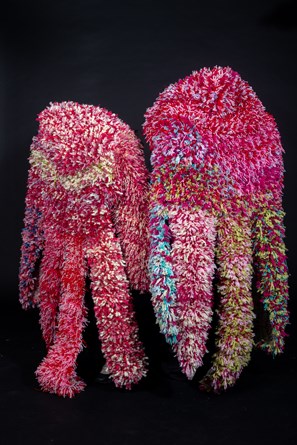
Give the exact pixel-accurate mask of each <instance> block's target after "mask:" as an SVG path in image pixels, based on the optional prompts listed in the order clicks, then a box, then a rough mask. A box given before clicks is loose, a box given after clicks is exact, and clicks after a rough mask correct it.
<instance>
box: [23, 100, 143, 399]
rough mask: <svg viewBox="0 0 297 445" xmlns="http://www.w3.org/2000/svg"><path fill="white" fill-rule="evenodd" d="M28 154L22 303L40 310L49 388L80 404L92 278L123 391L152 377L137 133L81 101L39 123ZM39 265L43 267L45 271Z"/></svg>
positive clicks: (102, 331) (111, 365)
mask: <svg viewBox="0 0 297 445" xmlns="http://www.w3.org/2000/svg"><path fill="white" fill-rule="evenodd" d="M38 120H39V131H38V135H37V136H36V137H34V138H33V143H32V146H31V154H30V159H29V161H30V164H31V168H30V171H29V180H28V191H27V196H26V212H25V220H24V223H25V227H24V229H23V232H22V237H23V244H22V256H21V266H20V275H19V278H20V284H19V289H20V301H21V304H22V306H23V308H25V309H26V308H28V307H30V306H36V305H37V306H38V307H39V308H40V324H41V329H42V333H43V337H44V340H45V343H46V346H47V349H48V353H47V356H46V357H45V358H44V360H43V361H42V363H41V364H40V366H39V367H38V369H37V371H36V375H37V378H38V381H39V383H40V385H41V387H42V388H43V389H44V390H45V391H49V392H53V393H56V394H58V395H61V396H69V397H72V396H73V395H74V394H75V393H77V392H79V391H81V390H82V389H83V388H84V386H85V384H84V382H82V381H81V380H80V379H79V378H78V377H77V375H76V372H75V368H76V359H77V356H78V353H79V352H80V351H81V349H82V332H83V328H84V324H85V322H86V315H87V314H86V309H85V307H84V294H85V280H86V276H87V274H88V275H89V276H90V280H91V290H92V296H93V300H94V310H95V315H96V319H97V324H98V330H99V337H100V340H101V344H102V350H103V354H104V356H105V359H106V363H107V366H108V369H109V372H110V374H111V377H112V379H113V380H114V383H115V385H116V386H125V387H126V388H130V387H131V384H133V383H136V382H138V381H139V380H140V379H141V377H142V376H144V375H145V373H146V358H145V356H144V352H143V349H142V346H141V344H140V342H139V340H138V328H137V325H136V321H135V316H134V312H133V308H132V302H131V295H130V292H129V284H130V285H131V287H133V288H136V289H139V290H140V291H142V292H144V291H146V290H147V289H148V274H147V256H148V233H147V226H148V222H147V172H146V168H145V165H144V159H143V155H142V150H141V146H140V143H139V141H138V139H137V138H136V136H135V135H134V132H133V131H132V130H131V129H130V128H129V127H128V126H127V125H126V124H124V123H123V122H122V121H121V120H120V119H119V118H118V117H117V116H116V115H115V114H112V113H111V112H109V111H107V110H104V109H102V108H99V107H94V106H90V105H79V104H77V103H73V102H63V103H53V104H50V106H49V107H48V108H46V109H45V110H44V111H43V112H42V113H40V115H39V117H38ZM39 263H40V267H38V265H39Z"/></svg>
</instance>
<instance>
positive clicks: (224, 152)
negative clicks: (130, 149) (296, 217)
mask: <svg viewBox="0 0 297 445" xmlns="http://www.w3.org/2000/svg"><path fill="white" fill-rule="evenodd" d="M144 133H145V136H146V138H147V141H148V143H149V145H150V148H151V151H152V166H153V171H152V175H151V189H150V239H151V248H150V259H149V273H150V279H151V292H152V302H153V305H154V308H155V313H156V317H157V320H158V323H159V325H160V329H161V332H162V333H164V334H165V336H166V339H167V341H168V342H169V343H170V344H171V345H172V347H173V350H174V352H175V354H176V356H177V357H178V359H179V362H180V365H181V369H182V371H183V372H184V373H185V374H186V375H187V376H188V378H189V379H191V378H192V377H193V376H194V374H195V372H196V370H197V367H198V366H200V365H201V364H202V357H203V355H204V354H205V352H206V346H205V345H206V340H207V336H208V331H209V328H210V322H211V319H212V305H213V296H212V293H213V278H214V276H215V269H216V266H215V265H217V280H218V286H217V289H218V294H219V297H220V302H219V309H218V314H219V323H218V327H217V341H216V344H217V351H216V353H215V355H214V357H213V366H212V368H211V369H210V371H209V372H208V373H207V375H206V377H205V378H204V379H203V380H202V382H201V388H203V389H207V390H214V391H217V392H219V391H220V390H222V389H226V388H227V387H228V386H232V385H233V384H234V383H235V381H236V379H237V378H238V376H239V375H240V373H241V371H242V369H243V367H244V366H245V365H246V364H247V363H248V362H249V359H250V353H251V350H252V347H253V344H254V334H253V319H254V317H255V316H254V313H253V299H252V293H251V281H252V275H253V269H252V266H254V269H255V274H256V281H257V289H258V298H259V299H260V300H261V301H262V303H263V305H264V311H265V313H266V314H267V318H268V320H269V325H268V326H267V329H266V333H265V335H264V337H265V338H263V340H262V341H260V342H259V346H260V347H261V348H263V349H265V350H267V351H268V352H270V353H272V354H273V355H275V354H278V353H280V352H282V351H283V348H284V339H285V336H286V333H285V327H286V324H287V323H288V309H287V300H288V271H287V264H286V248H285V244H284V225H283V217H284V212H283V209H282V189H283V161H282V152H283V149H282V146H281V142H280V136H279V133H278V130H277V127H276V124H275V121H274V119H273V117H272V116H271V115H270V114H269V113H267V112H266V111H265V109H264V107H263V105H262V103H261V102H260V100H259V99H258V98H257V96H256V94H255V93H254V91H253V90H252V88H251V87H250V86H249V85H248V83H247V82H245V81H243V80H242V79H241V77H240V76H239V74H238V73H236V72H234V71H233V70H232V69H231V68H229V67H227V68H221V67H215V68H213V69H208V68H204V69H202V70H201V71H199V72H193V74H192V75H190V76H188V77H186V78H185V79H182V80H180V81H178V82H177V83H175V84H173V85H170V86H169V87H168V88H167V89H166V90H165V91H163V92H162V93H161V94H160V95H159V97H158V98H157V100H156V101H155V103H154V105H153V106H152V107H151V108H149V109H148V110H147V112H146V115H145V123H144Z"/></svg>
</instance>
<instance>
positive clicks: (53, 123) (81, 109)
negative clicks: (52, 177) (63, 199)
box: [34, 102, 136, 175]
mask: <svg viewBox="0 0 297 445" xmlns="http://www.w3.org/2000/svg"><path fill="white" fill-rule="evenodd" d="M37 120H38V122H39V131H38V135H37V137H36V138H35V141H34V150H36V149H37V150H40V151H42V152H43V153H44V154H45V155H46V157H47V159H48V160H50V161H51V162H52V163H53V164H54V165H55V168H56V169H57V170H58V171H59V173H60V174H61V175H69V174H70V175H71V174H75V173H77V172H78V171H81V170H83V169H85V168H87V167H89V166H90V165H94V164H96V163H97V162H101V161H104V158H105V157H106V156H107V157H108V158H109V157H110V154H111V153H114V152H115V151H116V150H117V148H118V147H123V146H124V145H125V142H126V141H129V140H130V141H131V140H133V139H135V138H136V136H135V134H134V132H133V131H132V130H131V129H130V128H129V126H128V125H127V124H125V123H124V122H123V121H122V120H121V119H120V118H119V117H118V116H117V115H116V114H114V113H112V112H110V111H108V110H106V109H104V108H101V107H98V106H93V105H86V104H79V103H77V102H60V103H58V102H53V103H50V105H49V106H48V107H47V108H45V109H44V110H43V111H42V112H41V113H40V114H39V115H38V117H37Z"/></svg>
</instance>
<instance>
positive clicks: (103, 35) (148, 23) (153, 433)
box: [0, 0, 297, 445]
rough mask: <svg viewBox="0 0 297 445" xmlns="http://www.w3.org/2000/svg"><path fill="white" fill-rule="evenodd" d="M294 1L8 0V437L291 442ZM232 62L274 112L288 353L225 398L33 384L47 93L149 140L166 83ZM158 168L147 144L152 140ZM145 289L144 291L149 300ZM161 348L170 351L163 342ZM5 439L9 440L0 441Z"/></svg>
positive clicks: (149, 325)
mask: <svg viewBox="0 0 297 445" xmlns="http://www.w3.org/2000/svg"><path fill="white" fill-rule="evenodd" d="M294 3H295V2H293V1H280V0H248V1H247V0H242V1H238V0H237V1H236V0H229V1H227V0H226V1H219V0H213V1H210V0H209V1H207V0H206V1H204V2H200V1H198V0H196V1H193V0H192V1H179V2H175V1H173V0H172V1H170V2H169V1H162V0H159V1H148V0H139V1H136V0H135V1H122V2H121V1H110V0H109V1H100V0H99V1H98V0H97V1H96V0H84V1H77V0H72V1H70V0H65V1H63V0H61V1H59V2H57V1H56V2H54V1H42V0H41V1H24V2H21V1H10V2H9V3H8V4H6V5H5V6H4V5H3V4H2V5H1V7H0V38H1V41H0V42H1V43H0V57H1V58H0V61H1V63H0V144H1V151H0V163H1V164H0V190H1V192H0V193H1V204H0V205H1V207H0V209H1V219H0V224H1V231H0V233H1V263H0V271H1V295H0V298H1V382H0V387H1V391H3V402H4V403H3V405H2V407H1V408H0V409H1V410H3V412H2V416H0V420H2V421H3V427H2V430H1V431H0V436H1V437H2V440H4V442H1V443H5V444H6V443H7V444H18V443H20V444H23V443H24V444H26V443H29V442H30V443H31V444H35V443H36V444H37V443H38V444H51V443H55V444H56V443H58V444H60V443H61V444H62V443H80V442H81V441H82V440H85V441H86V440H88V441H93V439H95V438H96V441H97V442H98V443H99V442H101V443H102V444H117V443H127V444H128V443H134V442H135V443H138V442H143V443H154V444H159V443H160V444H161V443H171V444H175V443H176V444H177V443H178V444H182V445H183V444H192V443H193V444H194V443H195V444H196V443H197V444H198V443H201V444H204V443H205V444H206V443H223V444H225V443H229V444H233V443H234V444H250V443H255V444H257V443H259V444H260V443H262V444H266V443H267V444H268V443H272V444H276V443H278V442H279V441H280V440H281V441H284V442H285V443H287V444H289V443H293V442H295V440H294V439H296V435H295V432H294V419H295V418H296V416H295V414H296V409H295V408H293V406H294V404H295V399H296V384H295V377H294V375H295V374H294V370H295V368H296V353H295V339H296V329H295V322H294V320H295V318H296V317H295V316H294V312H295V309H296V302H295V293H296V278H295V277H296V273H295V272H296V261H295V258H296V255H297V251H296V248H297V246H296V239H297V237H296V192H297V190H296V182H295V180H296V171H295V168H296V163H295V161H296V146H297V140H296V112H295V109H296V105H295V104H296V99H297V94H296V92H297V91H296V81H297V70H296V55H297V51H296V49H297V48H296V47H297V45H296V44H297V38H296V37H297V18H296V14H295V12H294ZM214 65H222V66H224V65H229V66H231V67H232V68H233V69H234V70H236V71H238V72H239V73H240V74H241V76H242V77H243V78H244V79H245V80H247V81H248V82H249V83H250V84H251V85H252V87H253V88H254V90H255V91H256V92H257V94H258V96H259V98H260V99H261V100H262V102H263V103H264V105H265V106H266V108H267V110H268V111H269V112H270V113H272V114H273V115H274V117H275V119H276V121H277V124H278V127H279V130H280V133H281V136H282V141H283V146H284V148H285V150H286V154H285V156H284V160H285V168H286V176H285V194H284V207H285V211H286V212H287V217H286V227H287V246H288V249H289V268H290V273H291V277H290V295H291V303H290V309H291V312H292V325H291V327H290V329H289V331H290V339H289V341H288V348H287V352H286V353H285V354H284V356H283V357H281V358H278V359H275V360H272V359H270V358H267V357H266V356H263V355H261V354H258V353H255V354H254V357H253V360H252V363H251V365H250V366H249V368H248V370H247V371H245V373H244V374H243V376H242V378H241V380H240V381H239V383H238V385H237V386H236V387H235V388H234V389H231V390H230V391H229V392H228V393H226V394H224V395H221V396H220V397H216V396H208V395H204V394H201V393H199V392H198V391H197V389H196V388H195V387H191V386H189V385H187V383H185V382H183V381H175V382H169V381H168V380H166V378H164V380H162V381H161V380H160V379H159V380H158V379H156V381H155V385H154V384H152V385H151V387H150V389H148V388H146V389H145V388H144V389H141V388H140V389H138V390H136V389H135V391H134V392H133V391H132V393H126V392H124V391H123V392H121V391H118V390H115V389H114V388H112V387H104V388H102V387H100V388H98V387H93V388H92V387H91V386H90V388H88V389H87V390H86V391H85V393H84V394H82V395H79V396H77V398H76V399H74V400H63V399H59V398H58V397H56V396H52V395H49V394H43V393H40V392H38V391H36V390H34V385H35V386H36V384H35V381H34V376H33V372H34V369H35V368H36V366H37V364H38V363H39V361H40V360H41V358H42V356H43V354H44V349H43V344H42V341H41V338H40V337H41V334H40V332H39V329H38V321H37V314H36V313H29V314H28V313H23V312H21V310H20V308H19V306H18V303H17V298H18V292H17V285H18V282H17V274H18V263H19V250H20V243H21V239H20V232H21V228H22V219H23V213H24V198H25V191H26V180H27V172H28V161H27V158H28V156H29V146H30V143H31V139H32V136H33V135H34V134H35V133H36V131H37V123H36V121H35V118H36V115H37V114H38V113H39V112H40V111H41V110H42V109H43V108H44V107H46V106H47V105H48V104H49V102H50V101H62V100H73V101H78V102H81V103H89V104H94V105H101V106H103V107H105V108H107V109H110V110H111V111H113V112H115V113H117V114H118V115H119V116H120V117H121V118H122V119H123V120H124V121H126V122H127V123H128V124H129V125H130V126H131V127H132V128H133V129H135V130H136V131H137V132H138V135H139V136H140V137H141V138H142V134H141V125H142V123H143V115H144V112H145V110H146V108H147V107H149V106H151V105H152V103H153V101H154V100H155V98H156V97H157V95H158V93H159V92H160V91H162V90H163V89H164V88H165V87H166V86H168V85H169V84H170V83H172V82H175V81H177V80H178V79H179V78H182V77H184V76H186V75H188V74H190V73H191V72H192V71H193V70H199V69H200V68H202V67H204V66H209V67H212V66H214ZM144 150H145V155H146V160H147V163H148V165H149V152H148V148H147V146H146V145H145V144H144ZM141 299H142V300H141ZM136 308H137V311H138V316H139V321H140V324H141V331H142V335H143V338H144V341H145V343H146V346H147V350H148V353H149V355H150V354H151V355H152V360H151V361H152V363H154V361H155V360H156V357H153V356H154V351H156V350H158V354H159V355H160V356H162V351H165V349H164V348H165V347H164V345H162V339H161V338H160V337H159V336H158V334H157V332H156V329H155V328H154V323H153V317H152V313H151V308H150V304H149V299H148V296H144V297H140V296H136ZM162 348H163V349H162ZM0 440H1V439H0Z"/></svg>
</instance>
